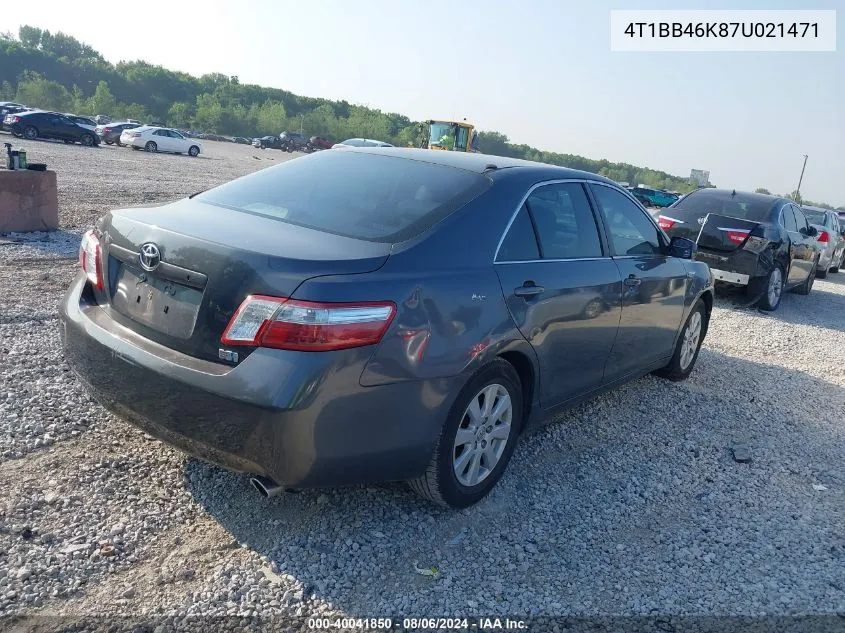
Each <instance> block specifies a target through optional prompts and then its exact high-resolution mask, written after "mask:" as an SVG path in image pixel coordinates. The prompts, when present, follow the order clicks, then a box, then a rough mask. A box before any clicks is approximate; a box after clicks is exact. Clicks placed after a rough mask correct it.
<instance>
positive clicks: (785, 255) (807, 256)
mask: <svg viewBox="0 0 845 633" xmlns="http://www.w3.org/2000/svg"><path fill="white" fill-rule="evenodd" d="M657 221H658V224H659V225H660V227H661V228H662V229H663V230H664V231H666V233H667V235H669V236H671V237H685V238H687V239H690V240H693V241H695V242H696V245H697V250H696V253H695V255H694V257H695V259H696V260H698V261H702V262H705V263H707V264H708V265H709V266H710V270H711V271H712V273H713V277H714V279H715V280H716V281H717V282H721V283H725V284H730V285H733V286H740V287H743V288H745V289H746V292H747V293H748V295H749V297H750V298H751V301H752V302H755V303H757V305H759V307H760V308H761V309H763V310H768V311H771V310H776V309H777V308H778V306H779V305H780V302H781V299H782V297H783V293H784V292H785V291H787V290H794V291H795V292H797V293H798V294H804V295H806V294H809V293H810V291H811V290H812V288H813V282H814V281H815V279H816V277H820V278H824V277H826V276H827V274H828V272H834V273H835V272H838V271H839V269H840V268H842V266H843V263H845V262H843V258H845V227H843V226H842V223H841V222H840V221H839V219H838V218H837V217H836V214H835V213H834V212H833V211H826V210H824V209H816V208H813V207H801V206H800V205H798V204H797V203H795V202H794V201H792V200H790V199H788V198H783V197H779V196H772V195H765V194H760V193H748V192H739V191H736V190H725V189H715V188H702V189H698V190H696V191H693V192H691V193H689V194H687V195H686V196H684V197H683V198H682V199H680V200H678V201H677V202H675V203H674V204H672V205H671V206H670V207H669V208H667V209H664V210H663V212H661V214H660V215H659V216H658V220H657Z"/></svg>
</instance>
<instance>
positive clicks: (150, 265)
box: [138, 242, 161, 272]
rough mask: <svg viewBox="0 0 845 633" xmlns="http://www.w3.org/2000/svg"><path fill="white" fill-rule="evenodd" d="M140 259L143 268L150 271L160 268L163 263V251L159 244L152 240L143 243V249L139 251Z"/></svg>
mask: <svg viewBox="0 0 845 633" xmlns="http://www.w3.org/2000/svg"><path fill="white" fill-rule="evenodd" d="M138 261H140V262H141V268H143V269H144V270H148V271H150V272H152V271H154V270H155V269H156V268H158V265H159V264H160V263H161V251H160V250H159V249H158V246H156V245H155V244H153V243H152V242H147V243H146V244H141V250H140V252H139V253H138Z"/></svg>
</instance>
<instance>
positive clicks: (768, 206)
mask: <svg viewBox="0 0 845 633" xmlns="http://www.w3.org/2000/svg"><path fill="white" fill-rule="evenodd" d="M774 202H775V201H774V199H773V198H765V197H762V196H760V197H756V196H749V195H747V194H745V195H743V194H741V193H738V194H736V195H731V194H730V193H729V192H725V191H713V190H700V191H695V192H693V193H690V194H688V195H687V196H686V197H685V198H681V199H680V200H679V201H678V202H676V203H675V205H674V208H677V209H683V210H684V211H690V212H691V213H698V214H701V215H705V214H707V213H715V214H717V215H726V216H729V217H732V218H739V219H741V220H750V221H752V222H765V221H767V220H769V218H770V216H771V210H772V206H773V204H774Z"/></svg>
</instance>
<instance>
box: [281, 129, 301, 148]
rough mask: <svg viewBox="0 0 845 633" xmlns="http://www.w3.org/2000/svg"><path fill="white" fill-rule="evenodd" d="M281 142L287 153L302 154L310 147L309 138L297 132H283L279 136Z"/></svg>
mask: <svg viewBox="0 0 845 633" xmlns="http://www.w3.org/2000/svg"><path fill="white" fill-rule="evenodd" d="M279 140H280V141H281V142H282V149H283V150H285V151H286V152H302V151H305V149H306V148H307V147H308V137H307V136H305V135H304V134H298V133H296V132H282V133H281V134H279Z"/></svg>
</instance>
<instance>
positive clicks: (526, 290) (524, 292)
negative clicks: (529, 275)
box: [513, 281, 546, 298]
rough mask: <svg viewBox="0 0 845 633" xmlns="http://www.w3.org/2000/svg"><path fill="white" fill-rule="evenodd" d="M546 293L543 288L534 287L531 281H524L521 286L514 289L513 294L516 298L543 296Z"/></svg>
mask: <svg viewBox="0 0 845 633" xmlns="http://www.w3.org/2000/svg"><path fill="white" fill-rule="evenodd" d="M544 292H546V289H545V288H543V286H537V285H534V282H533V281H526V282H525V283H524V284H523V285H522V286H520V287H519V288H514V290H513V293H514V294H515V295H516V296H517V297H526V298H527V297H536V296H537V295H540V294H543V293H544Z"/></svg>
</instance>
